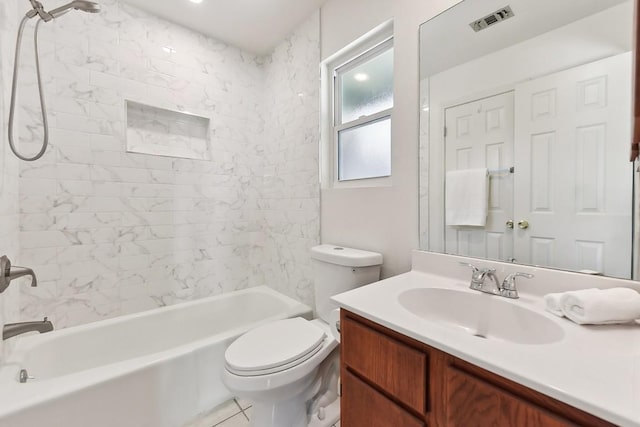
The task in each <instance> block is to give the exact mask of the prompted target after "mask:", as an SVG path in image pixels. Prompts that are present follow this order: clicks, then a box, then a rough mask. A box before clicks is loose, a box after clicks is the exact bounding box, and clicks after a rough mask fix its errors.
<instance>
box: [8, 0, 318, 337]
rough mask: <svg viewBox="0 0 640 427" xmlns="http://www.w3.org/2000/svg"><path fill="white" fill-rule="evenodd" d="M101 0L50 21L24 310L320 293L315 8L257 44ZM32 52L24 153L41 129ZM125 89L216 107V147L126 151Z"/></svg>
mask: <svg viewBox="0 0 640 427" xmlns="http://www.w3.org/2000/svg"><path fill="white" fill-rule="evenodd" d="M16 2H17V0H16ZM3 3H4V2H3ZM7 3H14V2H13V1H12V2H7ZM100 3H101V6H102V8H103V12H102V13H100V14H98V15H89V14H83V13H79V12H71V13H69V14H67V15H65V16H64V17H62V18H60V19H58V20H56V21H54V22H51V23H47V24H43V25H42V30H41V31H42V35H41V40H42V43H41V58H42V67H43V70H44V83H45V86H46V87H47V92H46V96H47V99H48V101H49V110H50V111H49V117H50V128H51V147H50V149H49V150H48V151H47V154H46V156H45V157H44V158H43V159H42V160H40V161H38V162H36V163H34V164H28V163H20V178H19V187H20V201H19V207H20V212H19V225H20V234H19V243H20V254H19V257H17V259H16V261H17V262H19V263H21V264H24V265H28V266H31V267H34V269H35V270H36V271H37V273H38V276H39V279H40V286H39V287H37V288H30V287H26V286H25V287H22V288H21V297H20V307H21V318H22V320H31V319H38V318H41V317H42V316H45V315H47V316H49V317H50V318H51V319H52V320H53V322H54V324H55V325H56V327H58V328H62V327H68V326H72V325H78V324H82V323H86V322H89V321H94V320H100V319H105V318H109V317H113V316H118V315H123V314H128V313H132V312H137V311H141V310H145V309H150V308H155V307H159V306H164V305H169V304H174V303H177V302H181V301H186V300H191V299H196V298H201V297H206V296H210V295H214V294H219V293H223V292H228V291H232V290H236V289H241V288H245V287H247V286H256V285H262V284H266V285H268V286H271V287H274V288H275V289H277V290H280V291H283V292H285V293H286V294H288V295H291V296H294V297H297V298H298V299H300V300H302V301H304V302H306V303H309V304H312V303H313V296H312V294H313V292H312V286H311V285H312V274H311V268H310V260H309V257H308V249H309V247H310V246H313V245H315V244H317V243H318V241H319V185H318V172H317V171H318V166H317V157H318V154H317V151H318V148H317V142H318V138H319V137H318V128H319V126H318V104H319V102H318V90H319V80H318V64H319V56H320V54H319V13H318V14H315V15H314V16H313V17H312V18H310V19H309V20H308V21H307V22H305V23H303V25H302V26H301V27H300V28H299V29H298V30H297V31H296V32H294V33H293V34H292V35H291V36H290V37H289V38H288V39H287V40H285V41H284V42H283V43H282V44H281V45H280V46H279V47H278V48H277V49H276V50H275V51H274V53H273V55H270V56H268V57H266V58H263V57H258V56H255V55H251V54H248V53H246V52H243V51H240V50H238V49H236V48H234V47H231V46H228V45H226V44H224V43H221V42H219V41H216V40H213V39H211V38H207V37H205V36H203V35H201V34H198V33H195V32H192V31H189V30H187V29H184V28H182V27H179V26H176V25H173V24H170V23H168V22H166V21H164V20H161V19H159V18H157V17H155V16H153V15H150V14H147V13H145V12H142V11H139V10H137V9H135V8H133V7H131V6H128V5H126V4H125V3H122V2H121V1H119V0H101V2H100ZM18 4H19V5H20V6H23V4H22V3H18ZM23 12H24V11H21V13H23ZM13 13H16V11H13ZM14 16H15V15H14ZM14 19H17V18H14ZM12 34H15V32H12ZM3 43H4V41H3ZM3 52H5V50H4V49H3ZM3 54H4V53H3ZM31 56H32V52H30V51H26V52H25V53H24V55H23V57H24V58H25V59H24V64H23V67H22V69H23V74H24V76H23V78H22V79H21V87H23V88H24V89H23V95H22V97H21V102H20V117H21V124H22V126H21V127H20V129H19V131H20V134H21V135H22V137H21V148H22V149H23V151H25V152H27V153H32V152H34V151H35V150H36V149H37V146H38V144H39V141H40V139H41V137H42V134H41V127H40V126H38V123H39V121H40V119H39V116H38V115H39V109H38V104H37V101H36V100H37V98H36V86H35V80H34V78H33V60H32V59H29V58H30V57H31ZM3 63H4V61H3ZM125 99H129V100H133V101H135V102H139V103H143V104H147V105H153V106H157V107H159V108H166V109H169V110H181V111H185V110H187V111H195V112H196V114H199V115H202V116H205V117H210V118H211V121H210V133H209V135H208V137H209V140H210V146H211V147H210V151H209V155H210V159H211V160H192V159H180V158H172V157H159V156H153V155H146V154H136V153H127V152H126V138H125V133H126V132H125V108H124V102H125Z"/></svg>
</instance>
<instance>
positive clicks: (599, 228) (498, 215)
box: [420, 0, 636, 278]
mask: <svg viewBox="0 0 640 427" xmlns="http://www.w3.org/2000/svg"><path fill="white" fill-rule="evenodd" d="M632 33H633V1H632V0H561V1H558V0H536V1H531V0H464V1H462V2H461V3H459V4H457V5H456V6H454V7H452V8H451V9H448V10H447V11H445V12H443V13H442V14H440V15H438V16H436V17H435V18H433V19H432V20H430V21H428V22H426V23H424V24H423V25H422V26H421V29H420V79H421V84H420V91H421V93H420V99H421V118H420V126H421V130H420V246H421V248H422V249H425V250H430V251H436V252H444V253H449V254H456V255H464V256H471V257H478V258H484V259H492V260H500V261H511V262H516V263H522V264H530V265H538V266H544V267H551V268H559V269H565V270H573V271H579V272H584V273H588V274H602V275H607V276H613V277H619V278H633V273H632V272H633V271H634V270H635V267H634V266H635V264H636V263H635V262H634V253H633V247H634V246H633V241H634V239H633V236H634V218H633V212H634V197H633V193H634V172H633V164H632V163H630V162H629V161H628V160H629V152H630V141H631V118H632V110H631V105H632V99H631V97H632V71H631V70H632V60H633V53H632V48H633V37H632Z"/></svg>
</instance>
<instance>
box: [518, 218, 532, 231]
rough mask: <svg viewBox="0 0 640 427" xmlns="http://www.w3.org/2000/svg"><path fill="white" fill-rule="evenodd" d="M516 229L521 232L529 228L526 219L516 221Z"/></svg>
mask: <svg viewBox="0 0 640 427" xmlns="http://www.w3.org/2000/svg"><path fill="white" fill-rule="evenodd" d="M518 228H519V229H521V230H525V229H527V228H529V221H527V220H526V219H521V220H520V221H518Z"/></svg>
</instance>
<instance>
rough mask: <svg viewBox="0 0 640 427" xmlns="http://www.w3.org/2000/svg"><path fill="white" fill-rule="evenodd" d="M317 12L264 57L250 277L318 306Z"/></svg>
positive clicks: (318, 136)
mask: <svg viewBox="0 0 640 427" xmlns="http://www.w3.org/2000/svg"><path fill="white" fill-rule="evenodd" d="M319 37H320V13H319V12H317V13H315V14H314V15H313V16H311V17H310V18H308V19H307V20H306V21H305V22H304V23H302V25H301V26H300V27H299V28H298V29H297V30H296V31H295V32H294V33H293V34H291V35H290V36H289V37H288V38H287V39H286V40H285V41H284V42H282V43H281V44H280V45H279V46H278V47H277V48H276V50H275V51H274V52H273V54H272V55H271V57H270V58H269V59H268V61H267V63H266V64H265V72H266V88H267V89H266V94H265V133H264V135H265V137H266V138H264V139H263V141H262V144H261V145H259V146H258V150H259V153H260V157H261V158H262V159H263V160H264V164H263V165H262V167H263V168H264V170H263V175H262V177H261V178H260V180H261V182H260V184H259V185H258V188H259V189H260V193H259V198H258V205H259V207H260V214H261V215H260V230H261V233H262V234H261V235H260V239H259V240H258V241H256V242H254V243H255V245H254V247H253V249H252V268H253V270H252V284H256V285H258V284H267V285H269V286H271V287H273V288H275V289H276V290H278V291H281V292H283V293H285V294H287V295H289V296H291V297H294V298H297V299H299V300H301V301H303V302H305V303H306V304H309V305H311V306H313V303H314V299H313V272H312V268H311V259H310V257H309V248H311V247H312V246H315V245H317V244H319V241H320V185H319V182H320V178H319V168H318V155H319V145H318V141H319V139H320V124H319V117H320V114H319V108H320V101H319V99H320V98H319V91H320V67H319V64H320V42H319Z"/></svg>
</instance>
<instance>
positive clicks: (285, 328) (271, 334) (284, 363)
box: [225, 317, 327, 377]
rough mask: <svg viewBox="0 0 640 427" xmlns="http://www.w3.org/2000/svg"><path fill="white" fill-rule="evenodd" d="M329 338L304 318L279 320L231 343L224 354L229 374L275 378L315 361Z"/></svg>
mask: <svg viewBox="0 0 640 427" xmlns="http://www.w3.org/2000/svg"><path fill="white" fill-rule="evenodd" d="M326 338H327V334H326V333H325V331H324V330H322V329H321V328H319V327H318V326H315V325H314V324H313V323H311V322H309V321H307V320H305V319H303V318H301V317H296V318H293V319H284V320H278V321H275V322H271V323H268V324H265V325H262V326H259V327H257V328H255V329H252V330H251V331H249V332H247V333H246V334H244V335H243V336H241V337H240V338H238V339H237V340H236V341H235V342H234V343H232V344H231V345H230V346H229V347H228V348H227V351H226V353H225V365H226V368H227V370H228V371H229V372H231V373H233V374H235V375H238V376H243V377H249V376H260V375H269V374H274V373H277V372H281V371H285V370H287V369H291V368H293V367H295V366H297V365H300V364H301V363H303V362H305V361H306V360H308V359H310V358H312V357H313V356H314V355H315V354H316V353H318V352H319V351H320V350H321V349H322V347H323V344H324V342H325V340H326Z"/></svg>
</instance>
